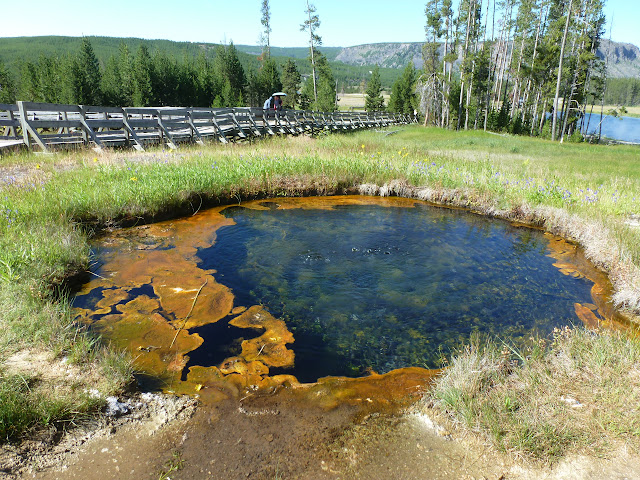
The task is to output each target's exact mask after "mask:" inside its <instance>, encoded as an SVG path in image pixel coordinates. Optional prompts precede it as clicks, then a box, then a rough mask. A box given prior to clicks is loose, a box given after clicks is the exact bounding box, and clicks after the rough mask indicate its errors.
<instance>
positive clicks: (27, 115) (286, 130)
mask: <svg viewBox="0 0 640 480" xmlns="http://www.w3.org/2000/svg"><path fill="white" fill-rule="evenodd" d="M411 121H412V119H411V118H410V116H408V115H402V114H393V113H387V112H376V113H365V112H331V113H327V112H310V111H304V110H283V111H281V112H277V113H276V112H272V111H265V110H263V109H262V108H253V107H241V108H183V107H175V108H174V107H144V108H129V107H127V108H119V107H100V106H87V105H60V104H52V103H34V102H18V103H17V104H16V105H13V104H0V134H2V135H0V152H1V151H2V149H3V148H4V149H6V148H16V146H19V145H24V146H26V147H27V148H29V149H30V150H34V149H37V150H40V151H42V152H49V151H51V150H54V149H70V148H79V147H91V148H94V149H97V150H101V149H103V148H107V147H131V148H135V149H137V150H140V151H143V150H144V149H145V147H146V146H148V145H166V146H167V147H168V148H171V149H177V148H178V147H179V145H180V144H181V143H199V144H204V142H206V141H216V142H222V143H228V142H233V141H240V140H247V139H250V138H255V137H261V136H271V135H300V134H308V135H315V134H317V133H319V132H323V131H325V132H327V131H329V132H339V131H342V132H345V131H353V130H358V129H364V128H377V127H386V126H389V125H399V124H406V123H410V122H411Z"/></svg>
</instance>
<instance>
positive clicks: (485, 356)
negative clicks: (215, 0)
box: [429, 328, 640, 462]
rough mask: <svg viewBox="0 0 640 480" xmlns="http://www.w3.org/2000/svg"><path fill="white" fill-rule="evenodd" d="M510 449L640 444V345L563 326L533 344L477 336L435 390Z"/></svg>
mask: <svg viewBox="0 0 640 480" xmlns="http://www.w3.org/2000/svg"><path fill="white" fill-rule="evenodd" d="M429 400H430V401H433V402H435V404H436V406H437V408H439V409H441V410H442V411H444V412H446V413H447V414H449V415H450V418H451V419H452V420H453V421H454V423H457V424H459V425H461V426H463V427H464V428H469V429H472V430H475V431H478V432H481V434H483V435H485V436H486V437H487V438H488V439H489V440H490V441H491V442H492V443H493V444H494V445H495V446H496V447H498V448H499V449H500V450H502V451H506V452H511V453H515V454H518V455H524V456H527V457H530V458H534V459H540V460H544V461H549V462H553V461H555V460H557V459H558V458H560V457H562V456H563V455H565V454H566V453H568V452H569V451H576V450H578V449H579V450H580V453H583V454H584V453H585V452H587V453H590V454H592V455H594V454H595V455H606V454H607V453H609V452H611V450H612V449H614V448H615V447H616V446H618V445H619V444H620V443H621V442H625V443H627V444H628V445H629V446H631V447H632V448H634V449H637V448H638V447H639V446H640V344H639V343H638V341H637V340H634V339H630V338H629V337H627V336H625V335H622V334H620V333H616V332H595V331H587V330H585V329H583V328H577V329H574V330H570V329H564V330H557V331H556V332H555V335H554V338H553V341H552V343H551V345H550V346H549V347H548V348H545V342H544V341H542V340H541V341H537V342H533V341H532V343H531V346H530V347H529V348H528V349H527V350H526V351H522V352H520V351H515V350H514V349H512V348H511V347H509V346H508V345H500V344H496V343H492V342H487V343H481V342H479V341H475V342H474V343H472V345H471V346H469V347H467V348H466V349H465V350H464V351H462V352H461V353H460V354H459V355H457V356H456V357H455V358H454V359H453V360H452V363H451V366H450V367H449V368H448V369H446V370H445V371H444V373H443V375H442V376H441V377H440V378H439V379H438V381H437V382H436V386H435V388H434V390H433V391H432V393H431V394H430V397H429Z"/></svg>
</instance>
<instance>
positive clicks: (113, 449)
mask: <svg viewBox="0 0 640 480" xmlns="http://www.w3.org/2000/svg"><path fill="white" fill-rule="evenodd" d="M115 402H116V401H115V399H114V400H111V401H110V402H109V403H108V405H109V407H110V410H108V412H107V413H109V415H103V416H100V417H95V418H91V419H86V420H83V421H78V422H77V423H76V425H75V426H73V428H69V429H68V430H67V431H58V430H57V429H56V428H55V427H51V428H50V429H47V430H40V431H39V432H37V433H35V434H34V435H32V437H31V438H29V439H28V440H25V441H23V442H22V443H20V444H17V445H11V444H9V445H4V446H3V447H2V449H1V450H0V479H16V478H38V479H64V478H83V479H91V478H95V479H100V480H105V479H109V478H130V476H135V477H136V478H157V477H158V472H159V471H160V470H161V468H162V465H163V464H164V462H166V461H167V456H170V455H171V452H172V451H173V450H172V447H173V445H174V443H175V436H176V435H178V434H179V433H180V431H181V430H180V429H181V427H183V425H184V424H185V422H186V421H187V420H188V419H189V418H191V416H192V415H193V413H194V411H195V408H196V405H197V401H196V400H194V399H192V398H189V397H175V396H170V395H156V394H148V393H147V394H140V395H136V396H134V397H130V398H128V399H124V400H123V401H122V402H117V403H115ZM116 406H117V407H118V408H119V410H118V409H117V408H115V407H116ZM125 412H126V413H125ZM167 452H168V453H167ZM131 478H133V477H131Z"/></svg>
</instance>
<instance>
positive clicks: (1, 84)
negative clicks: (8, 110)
mask: <svg viewBox="0 0 640 480" xmlns="http://www.w3.org/2000/svg"><path fill="white" fill-rule="evenodd" d="M15 101H16V87H15V84H14V83H13V79H12V78H11V75H10V74H9V70H7V68H6V67H5V65H4V63H3V62H2V60H0V103H14V102H15Z"/></svg>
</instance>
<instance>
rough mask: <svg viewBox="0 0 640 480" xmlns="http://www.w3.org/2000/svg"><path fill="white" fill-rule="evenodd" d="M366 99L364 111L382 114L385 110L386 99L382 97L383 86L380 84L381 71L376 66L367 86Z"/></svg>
mask: <svg viewBox="0 0 640 480" xmlns="http://www.w3.org/2000/svg"><path fill="white" fill-rule="evenodd" d="M365 93H366V96H365V98H364V109H365V110H366V111H367V112H380V111H382V110H384V98H383V97H382V84H381V83H380V69H379V68H378V66H377V65H376V66H375V67H374V68H373V71H372V72H371V78H370V79H369V83H368V84H367V90H366V92H365Z"/></svg>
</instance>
